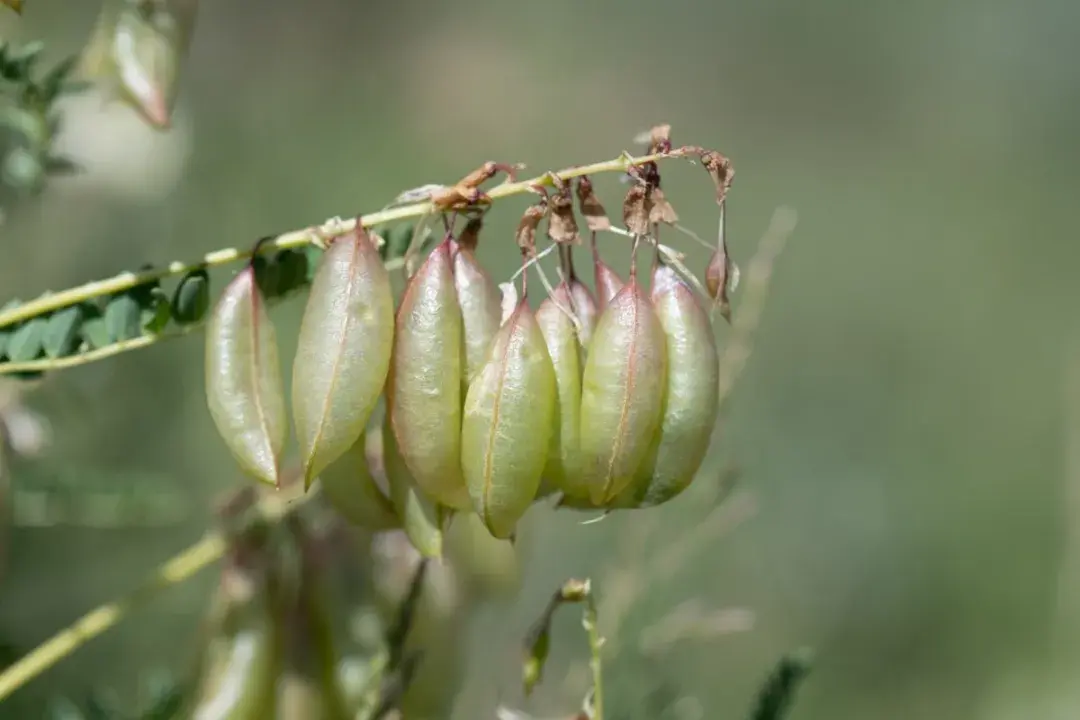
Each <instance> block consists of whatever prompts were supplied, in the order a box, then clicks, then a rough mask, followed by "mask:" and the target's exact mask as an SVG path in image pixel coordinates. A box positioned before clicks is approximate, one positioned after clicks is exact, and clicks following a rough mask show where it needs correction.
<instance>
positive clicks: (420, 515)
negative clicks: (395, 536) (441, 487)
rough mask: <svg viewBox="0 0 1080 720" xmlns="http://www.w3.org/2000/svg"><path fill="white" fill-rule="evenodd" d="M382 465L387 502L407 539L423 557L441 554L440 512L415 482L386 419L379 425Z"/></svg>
mask: <svg viewBox="0 0 1080 720" xmlns="http://www.w3.org/2000/svg"><path fill="white" fill-rule="evenodd" d="M382 439H383V466H384V468H385V471H386V484H387V485H388V486H389V488H390V502H392V503H393V505H394V510H395V511H396V512H397V516H398V517H399V518H400V519H401V525H402V527H403V528H404V529H405V534H406V535H407V536H408V538H409V542H410V543H412V546H413V547H414V548H416V551H417V552H419V553H420V554H421V555H423V556H424V557H432V558H441V557H442V554H443V532H442V521H443V517H442V515H443V514H442V512H441V510H440V509H439V506H438V505H436V504H435V503H434V502H432V501H431V500H430V499H428V497H427V496H425V495H424V493H423V492H422V491H421V490H420V488H419V487H417V485H416V481H415V480H413V477H412V475H411V474H409V468H408V467H407V466H406V465H405V460H404V459H402V457H401V453H400V452H399V451H398V447H397V441H396V440H395V439H394V432H393V429H392V428H391V427H390V423H389V420H387V422H386V423H385V425H384V426H383V431H382Z"/></svg>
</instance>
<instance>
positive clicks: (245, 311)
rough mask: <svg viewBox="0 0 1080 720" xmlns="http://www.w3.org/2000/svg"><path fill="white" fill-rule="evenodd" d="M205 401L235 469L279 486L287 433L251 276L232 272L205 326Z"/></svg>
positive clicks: (261, 305)
mask: <svg viewBox="0 0 1080 720" xmlns="http://www.w3.org/2000/svg"><path fill="white" fill-rule="evenodd" d="M205 372H206V400H207V404H208V406H209V408H210V416H211V417H212V418H213V420H214V424H215V426H216V427H217V430H218V432H219V433H220V434H221V437H222V438H223V439H224V440H225V444H226V445H227V446H228V448H229V450H230V451H231V452H232V454H233V457H235V459H236V461H237V462H238V463H239V464H240V467H241V468H242V469H243V470H244V471H245V472H246V473H248V474H249V475H251V476H252V477H254V478H256V479H258V480H261V481H262V482H264V483H267V484H270V485H278V484H279V481H280V474H279V473H280V458H281V452H282V450H283V448H284V446H285V439H286V434H287V432H288V416H287V414H286V410H285V389H284V383H283V381H282V374H281V364H280V361H279V358H278V347H277V335H276V332H275V330H274V325H273V323H272V322H271V320H270V316H269V315H268V314H267V312H266V301H265V299H264V298H263V296H262V293H261V292H260V291H259V287H258V283H257V282H256V280H255V271H254V269H253V268H252V267H251V266H248V267H246V268H244V269H243V270H241V271H240V272H239V273H237V275H236V277H234V278H233V279H232V281H230V282H229V284H228V285H227V286H226V287H225V289H224V291H223V292H222V293H221V297H220V298H219V299H218V301H217V304H216V305H215V307H214V310H213V312H212V313H211V315H210V318H209V320H208V322H207V325H206V361H205Z"/></svg>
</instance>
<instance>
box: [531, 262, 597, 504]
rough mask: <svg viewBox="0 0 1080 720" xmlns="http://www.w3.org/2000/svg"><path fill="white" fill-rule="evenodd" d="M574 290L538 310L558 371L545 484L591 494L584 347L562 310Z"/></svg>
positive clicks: (558, 292) (561, 289) (564, 289)
mask: <svg viewBox="0 0 1080 720" xmlns="http://www.w3.org/2000/svg"><path fill="white" fill-rule="evenodd" d="M569 296H570V288H569V287H568V285H567V284H566V283H563V284H561V285H559V286H558V287H557V288H555V292H554V293H553V294H552V295H551V296H550V297H548V298H546V299H545V300H544V302H542V303H540V308H539V309H538V310H537V311H536V322H537V324H538V325H539V326H540V332H541V333H542V334H543V336H544V343H545V345H546V346H547V350H548V355H549V356H550V357H551V365H552V368H553V369H554V370H555V387H556V395H557V398H556V411H555V418H554V422H553V424H552V432H551V446H550V447H549V449H548V456H547V464H546V465H545V467H544V481H545V485H547V486H550V487H551V488H552V489H555V490H561V491H562V492H564V493H567V494H571V495H580V494H583V493H584V494H587V493H588V487H587V486H585V485H584V484H582V482H581V473H580V472H579V464H580V460H579V456H580V445H581V424H580V419H581V371H582V359H581V345H580V344H579V343H578V338H577V333H576V332H575V330H574V323H573V321H572V320H571V319H570V318H569V317H568V316H567V314H566V312H565V311H564V310H563V309H561V308H560V307H559V306H560V305H561V306H562V307H563V308H566V307H567V301H568V298H569Z"/></svg>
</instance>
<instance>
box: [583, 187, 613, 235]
mask: <svg viewBox="0 0 1080 720" xmlns="http://www.w3.org/2000/svg"><path fill="white" fill-rule="evenodd" d="M577 199H578V209H579V210H580V211H581V215H582V217H584V218H585V225H586V227H588V228H589V230H591V231H592V232H600V231H603V230H607V229H609V228H610V227H611V220H609V219H608V216H607V211H606V210H604V206H603V205H602V204H600V200H599V199H598V198H597V197H596V192H595V190H593V184H592V181H591V180H589V178H588V177H586V176H584V175H583V176H582V177H580V178H579V179H578V183H577Z"/></svg>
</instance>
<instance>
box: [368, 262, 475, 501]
mask: <svg viewBox="0 0 1080 720" xmlns="http://www.w3.org/2000/svg"><path fill="white" fill-rule="evenodd" d="M464 355H465V353H464V327H463V320H462V316H461V307H460V306H459V305H458V299H457V292H456V290H455V289H454V276H453V269H452V261H451V257H450V243H449V242H448V241H444V242H442V243H440V244H439V245H438V246H437V247H436V248H435V249H434V250H433V251H432V252H431V254H429V255H428V257H427V259H426V260H425V261H424V264H423V265H422V266H421V267H420V269H419V271H418V272H417V273H416V275H414V276H413V278H412V280H410V281H409V284H408V286H407V287H406V288H405V293H404V295H403V297H402V299H401V307H400V308H398V314H397V326H396V328H395V335H394V354H393V359H392V361H391V370H390V381H389V383H388V392H387V407H388V409H389V415H390V423H391V427H392V428H393V432H394V437H395V439H396V440H397V444H398V448H399V450H400V452H401V456H402V458H404V460H405V464H406V465H407V466H408V468H409V471H410V473H411V474H412V476H413V479H414V480H415V481H416V483H417V485H419V486H420V488H421V489H422V490H423V491H424V493H425V494H427V496H428V497H430V498H431V499H433V500H435V501H436V502H439V503H441V504H443V505H446V506H448V507H451V508H457V509H464V508H468V507H470V501H469V495H468V492H467V491H466V490H465V481H464V479H463V478H462V475H461V408H462V394H463V393H462V384H463V383H462V378H463V373H464V369H465V368H464V365H465V358H464Z"/></svg>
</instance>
